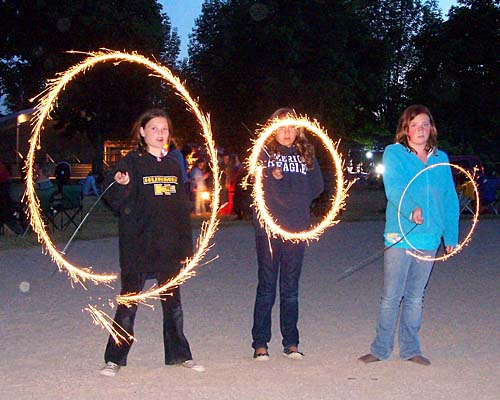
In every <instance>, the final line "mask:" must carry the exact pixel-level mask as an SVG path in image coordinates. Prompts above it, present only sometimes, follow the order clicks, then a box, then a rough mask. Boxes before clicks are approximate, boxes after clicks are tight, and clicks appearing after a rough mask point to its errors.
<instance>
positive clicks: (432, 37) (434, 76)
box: [409, 0, 500, 160]
mask: <svg viewBox="0 0 500 400" xmlns="http://www.w3.org/2000/svg"><path fill="white" fill-rule="evenodd" d="M416 48H417V49H418V50H419V58H418V62H417V63H416V64H415V65H414V68H413V69H412V70H411V72H410V73H409V80H410V81H411V88H410V90H409V96H410V97H411V98H413V99H415V101H420V102H425V103H427V104H429V106H430V107H431V108H432V109H434V110H436V111H435V114H436V117H437V118H436V119H437V120H438V121H440V123H439V126H440V134H441V137H442V138H443V139H444V140H445V141H446V144H447V145H448V146H449V148H450V151H452V152H455V153H469V152H478V153H480V154H481V155H482V156H483V158H484V159H491V160H498V159H499V151H498V149H499V146H500V135H499V130H500V107H499V105H500V89H499V88H500V78H499V77H500V64H499V58H498V54H499V51H500V7H499V2H498V1H491V0H481V1H477V0H469V1H461V2H460V5H459V6H457V7H453V8H452V10H451V11H450V13H449V18H448V20H447V21H445V22H443V23H442V24H430V25H429V26H428V27H427V29H426V30H425V31H424V32H422V34H421V35H420V37H419V38H418V39H417V41H416Z"/></svg>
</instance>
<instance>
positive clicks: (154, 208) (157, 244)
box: [100, 109, 204, 376]
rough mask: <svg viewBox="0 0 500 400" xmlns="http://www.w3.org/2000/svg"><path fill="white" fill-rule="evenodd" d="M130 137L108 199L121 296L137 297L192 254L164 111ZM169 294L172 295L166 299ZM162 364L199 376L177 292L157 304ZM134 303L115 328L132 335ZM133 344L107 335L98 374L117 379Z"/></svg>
mask: <svg viewBox="0 0 500 400" xmlns="http://www.w3.org/2000/svg"><path fill="white" fill-rule="evenodd" d="M133 133H134V135H135V138H136V140H137V149H136V150H134V151H132V152H130V153H129V154H127V155H126V156H125V157H124V158H123V159H122V160H120V162H119V163H118V164H117V167H116V170H115V173H114V175H113V179H114V180H115V181H116V183H117V184H115V185H114V186H112V187H111V188H110V190H109V192H108V193H109V194H108V196H107V200H108V202H109V204H110V205H111V207H112V208H113V209H114V210H115V211H117V212H118V213H119V247H120V268H121V291H120V294H121V295H125V294H129V293H138V292H140V291H142V289H143V288H144V284H145V282H146V279H147V278H148V277H149V276H151V275H154V276H155V277H156V279H157V281H158V285H160V286H161V285H163V284H164V283H165V282H167V281H168V280H170V279H171V278H173V277H174V276H175V275H177V273H178V272H179V269H180V266H181V262H183V260H185V258H186V257H189V256H191V255H192V251H193V250H192V249H193V242H192V235H191V219H190V218H191V215H190V214H191V207H190V203H189V199H188V198H187V195H186V191H185V190H183V182H182V174H181V169H180V166H179V164H178V162H177V160H176V159H175V158H174V157H172V156H169V155H168V153H167V151H166V150H165V149H168V147H169V146H168V145H169V142H170V139H171V135H172V123H171V120H170V118H169V116H168V115H167V114H166V113H165V112H164V111H163V110H156V109H153V110H149V111H146V112H145V113H144V114H142V115H141V116H140V117H139V119H138V120H137V122H136V124H135V126H134V129H133ZM170 294H171V295H170ZM161 306H162V310H163V342H164V347H165V364H168V365H171V364H180V365H183V366H185V367H187V368H191V369H193V370H195V371H198V372H201V371H203V370H204V368H203V367H202V366H201V365H199V364H196V363H195V362H194V361H193V359H192V355H191V350H190V348H189V343H188V341H187V339H186V337H185V336H184V332H183V312H182V304H181V296H180V289H179V288H178V287H177V288H175V289H173V290H172V291H170V293H169V294H167V295H165V296H164V297H163V298H162V299H161ZM136 312H137V304H135V305H132V306H131V307H129V306H125V305H122V304H119V305H118V307H117V310H116V315H115V328H118V329H120V328H119V327H121V328H123V329H125V331H126V332H128V333H129V334H130V335H133V333H134V320H135V314H136ZM131 345H132V343H131V342H130V343H129V342H126V341H125V342H123V343H116V342H115V340H114V339H113V338H112V337H111V336H110V337H109V340H108V344H107V347H106V351H105V354H104V361H105V363H106V364H105V366H104V367H103V368H102V369H101V371H100V373H101V375H104V376H115V375H116V373H117V372H118V370H119V369H120V367H121V366H125V365H127V355H128V352H129V351H130V347H131Z"/></svg>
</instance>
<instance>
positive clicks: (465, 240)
mask: <svg viewBox="0 0 500 400" xmlns="http://www.w3.org/2000/svg"><path fill="white" fill-rule="evenodd" d="M443 166H450V167H452V168H456V169H457V170H458V171H460V172H462V173H463V174H465V176H466V177H467V179H468V180H469V181H470V182H471V183H472V186H473V188H474V194H475V196H476V199H477V202H476V210H475V212H474V216H473V218H472V226H471V228H470V230H469V232H468V233H467V235H466V236H465V238H464V240H462V242H460V243H459V244H458V245H457V247H455V248H454V249H453V251H451V252H450V253H448V254H444V255H442V256H440V257H426V256H421V255H419V254H417V253H415V252H413V251H407V253H408V254H409V255H411V256H413V257H415V258H417V259H419V260H424V261H434V262H435V261H444V260H447V259H448V258H450V257H452V256H454V255H455V254H457V253H458V252H460V250H462V248H463V247H464V246H465V245H466V244H467V243H468V242H469V240H470V238H471V237H472V233H473V232H474V229H475V227H476V224H477V221H478V219H479V192H478V190H477V185H476V184H475V182H474V177H473V176H472V175H471V174H470V173H469V171H467V170H465V169H464V168H462V167H460V166H459V165H455V164H450V163H437V164H432V165H429V166H428V167H425V168H424V169H422V170H421V171H419V173H418V174H416V175H415V176H414V177H413V178H412V179H411V180H410V181H409V182H408V184H407V185H406V187H405V189H404V190H403V194H402V195H401V199H400V200H399V205H398V225H399V230H400V232H401V233H403V226H402V224H401V206H402V204H403V200H404V197H405V195H406V192H407V191H408V189H409V188H410V186H411V184H412V183H413V182H414V181H415V179H417V178H418V177H419V176H420V175H421V174H423V173H424V172H425V171H429V170H431V169H433V168H437V167H443ZM403 238H404V240H405V241H406V243H408V244H409V245H410V247H411V248H412V249H413V250H415V251H417V252H418V251H419V250H418V249H417V248H415V246H413V244H412V243H411V242H410V241H409V240H408V238H407V237H406V235H404V233H403Z"/></svg>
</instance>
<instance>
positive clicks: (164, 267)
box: [107, 151, 193, 276]
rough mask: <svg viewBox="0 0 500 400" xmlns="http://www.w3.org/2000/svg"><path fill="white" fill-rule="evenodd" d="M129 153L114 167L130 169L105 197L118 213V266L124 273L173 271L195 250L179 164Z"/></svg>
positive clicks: (177, 269) (169, 160) (189, 207)
mask: <svg viewBox="0 0 500 400" xmlns="http://www.w3.org/2000/svg"><path fill="white" fill-rule="evenodd" d="M160 160H161V161H158V158H157V157H155V156H153V155H151V154H149V153H147V154H143V155H141V154H140V153H138V152H137V151H132V152H130V153H129V154H127V156H125V157H124V158H123V159H122V160H120V161H119V163H118V164H117V166H116V169H115V171H114V172H113V175H112V176H110V178H109V179H110V180H112V179H114V174H115V173H116V171H122V172H124V171H126V172H128V173H129V176H130V182H129V183H128V184H127V185H120V184H118V183H116V184H115V185H113V186H112V187H111V188H110V189H109V194H107V201H108V203H109V204H110V205H111V207H112V208H113V209H114V210H115V211H117V212H118V213H119V242H120V244H119V247H120V267H121V270H122V273H123V272H125V273H126V272H168V273H170V274H171V275H172V276H174V275H175V274H177V272H178V271H179V268H180V261H181V260H183V259H185V258H186V257H188V256H191V255H192V254H193V240H192V232H191V205H190V202H189V199H188V198H187V194H186V191H185V190H183V186H182V175H181V170H180V167H179V164H178V162H177V161H176V160H175V159H174V158H173V157H171V156H169V155H167V156H166V157H163V158H161V159H160Z"/></svg>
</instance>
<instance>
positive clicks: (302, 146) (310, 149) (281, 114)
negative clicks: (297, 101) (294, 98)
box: [267, 107, 314, 169]
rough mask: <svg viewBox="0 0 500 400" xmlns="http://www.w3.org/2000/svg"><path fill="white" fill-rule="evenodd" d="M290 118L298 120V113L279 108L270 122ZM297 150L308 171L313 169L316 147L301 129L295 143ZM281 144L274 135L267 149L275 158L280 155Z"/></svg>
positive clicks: (270, 118) (289, 109) (298, 129)
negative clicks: (279, 147)
mask: <svg viewBox="0 0 500 400" xmlns="http://www.w3.org/2000/svg"><path fill="white" fill-rule="evenodd" d="M287 116H290V117H292V118H297V113H296V112H295V110H293V109H292V108H287V107H282V108H278V109H277V110H276V111H275V112H273V113H272V115H271V116H270V117H269V121H272V120H273V119H276V118H285V117H287ZM293 144H294V146H295V148H296V149H297V154H298V155H299V156H300V157H301V158H302V160H303V161H304V162H305V163H306V166H307V168H308V169H313V166H314V162H313V161H314V146H313V145H312V144H311V143H309V141H308V140H307V137H306V135H305V129H304V128H302V127H300V128H297V137H296V138H295V141H294V142H293ZM278 146H279V143H278V141H277V140H276V135H272V136H271V138H270V139H269V141H268V142H267V148H268V149H269V151H270V153H271V154H272V155H273V156H277V155H279V151H278Z"/></svg>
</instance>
